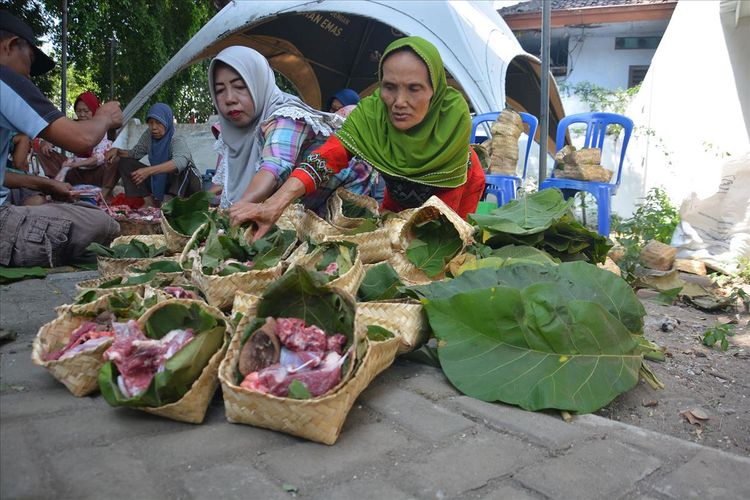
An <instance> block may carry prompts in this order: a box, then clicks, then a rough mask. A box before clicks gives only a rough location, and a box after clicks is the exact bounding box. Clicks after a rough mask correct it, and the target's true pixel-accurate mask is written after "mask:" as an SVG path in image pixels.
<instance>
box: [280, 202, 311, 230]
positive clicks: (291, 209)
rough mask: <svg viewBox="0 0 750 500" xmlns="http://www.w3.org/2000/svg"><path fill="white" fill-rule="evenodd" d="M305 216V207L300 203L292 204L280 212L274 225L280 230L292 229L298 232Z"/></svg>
mask: <svg viewBox="0 0 750 500" xmlns="http://www.w3.org/2000/svg"><path fill="white" fill-rule="evenodd" d="M304 216H305V207H304V206H302V204H301V203H293V204H291V205H289V206H288V207H286V209H285V210H284V211H283V212H282V214H281V217H279V220H277V221H276V225H277V226H279V227H280V228H281V229H293V230H295V231H298V226H299V224H300V222H301V221H302V218H303V217H304Z"/></svg>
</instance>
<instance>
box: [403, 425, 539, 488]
mask: <svg viewBox="0 0 750 500" xmlns="http://www.w3.org/2000/svg"><path fill="white" fill-rule="evenodd" d="M542 456H543V452H542V451H541V450H540V449H538V448H536V447H534V446H532V445H530V444H528V443H524V442H522V441H521V440H519V439H515V438H513V437H511V436H505V435H502V434H498V433H496V432H492V431H485V432H482V433H480V434H477V435H467V436H466V437H463V438H458V439H456V440H455V441H454V442H453V443H451V444H450V445H447V446H444V447H442V448H440V449H438V450H436V451H433V452H432V453H425V454H423V455H421V456H419V457H417V458H415V459H413V460H412V461H410V462H404V463H400V464H399V469H400V474H399V477H398V480H397V481H398V485H399V486H400V487H401V488H403V489H404V490H406V491H408V492H409V493H411V494H413V495H414V496H415V497H418V498H453V497H457V496H458V497H462V496H464V495H465V494H468V492H469V491H471V490H476V489H477V488H481V487H483V486H484V485H486V484H487V483H488V482H489V481H490V480H492V479H494V478H500V477H502V476H507V475H510V474H512V473H513V472H515V471H516V470H518V469H519V468H521V467H523V466H524V465H527V464H530V463H534V462H535V461H537V460H539V459H540V458H542Z"/></svg>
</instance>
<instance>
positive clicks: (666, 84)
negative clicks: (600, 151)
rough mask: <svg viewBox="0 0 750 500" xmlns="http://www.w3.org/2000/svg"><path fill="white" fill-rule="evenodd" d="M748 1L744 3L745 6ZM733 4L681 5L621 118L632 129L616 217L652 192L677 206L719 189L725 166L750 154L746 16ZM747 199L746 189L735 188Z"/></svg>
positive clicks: (748, 191)
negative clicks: (630, 121) (662, 194)
mask: <svg viewBox="0 0 750 500" xmlns="http://www.w3.org/2000/svg"><path fill="white" fill-rule="evenodd" d="M746 3H748V2H746ZM736 6H737V3H736V2H726V1H725V2H718V1H713V0H709V1H682V0H681V1H680V2H679V3H678V4H677V7H676V9H675V11H674V14H673V16H672V19H671V21H670V23H669V26H668V28H667V30H666V32H665V33H664V37H663V38H662V41H661V43H660V44H659V48H658V49H657V51H656V54H655V55H654V58H653V60H652V62H651V67H650V68H649V70H648V74H647V75H646V78H645V80H644V81H643V84H642V87H641V90H640V92H639V93H638V95H637V96H636V97H635V98H634V100H633V102H632V103H631V105H630V106H629V108H628V110H627V112H626V115H627V116H629V117H630V118H632V119H633V121H634V123H635V125H636V133H635V137H634V138H631V141H630V146H629V147H628V151H627V156H626V163H625V167H624V170H623V175H622V184H621V186H620V189H619V190H618V192H617V195H616V196H615V197H614V198H613V200H612V203H613V209H614V211H615V212H617V213H619V214H621V215H624V216H627V215H629V214H631V213H632V211H633V207H634V206H635V204H636V203H637V202H638V201H639V200H638V199H639V198H642V197H643V196H644V195H645V194H646V193H647V192H648V190H649V189H650V188H652V187H658V186H662V187H664V188H665V190H666V192H667V194H668V195H669V196H670V198H671V199H672V201H673V202H674V203H675V204H677V205H678V206H679V204H680V203H681V202H682V201H683V200H686V199H688V198H691V197H692V196H693V193H694V194H695V196H697V197H698V198H707V197H710V196H712V195H713V194H714V193H716V192H718V191H719V185H720V183H721V182H722V167H723V165H724V163H725V162H726V161H727V160H730V159H732V158H737V157H740V156H743V155H744V154H745V153H746V152H748V151H750V55H749V52H748V51H749V50H750V17H740V16H738V11H737V10H736V9H735V8H734V7H736ZM740 189H741V190H742V191H743V192H744V193H745V196H748V195H749V194H750V185H745V186H742V187H740Z"/></svg>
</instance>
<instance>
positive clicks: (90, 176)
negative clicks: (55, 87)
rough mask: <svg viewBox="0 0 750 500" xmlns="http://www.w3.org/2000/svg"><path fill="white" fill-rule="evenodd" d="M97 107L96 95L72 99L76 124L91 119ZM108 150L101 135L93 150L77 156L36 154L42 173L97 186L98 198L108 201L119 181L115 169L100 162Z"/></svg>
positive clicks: (53, 152) (86, 94) (114, 166)
mask: <svg viewBox="0 0 750 500" xmlns="http://www.w3.org/2000/svg"><path fill="white" fill-rule="evenodd" d="M99 106H100V104H99V98H98V97H96V94H94V93H93V92H84V93H83V94H81V95H79V96H78V97H77V98H76V100H75V103H74V104H73V109H75V112H76V116H77V117H78V121H79V122H81V121H86V120H91V119H92V118H93V117H94V115H95V114H96V110H97V109H99ZM111 147H112V141H110V140H109V139H107V135H106V134H105V135H104V137H102V139H101V141H99V144H97V145H96V147H94V148H93V149H92V150H90V151H86V153H84V154H82V155H80V156H76V157H74V158H66V157H65V156H63V155H61V154H60V153H56V152H55V151H48V152H47V154H46V155H40V156H42V159H41V164H42V167H43V168H44V173H45V174H46V175H47V176H48V177H53V178H54V179H56V180H58V181H61V182H68V183H70V184H91V185H94V186H99V187H101V188H102V196H103V197H104V199H105V200H106V201H109V200H111V198H112V189H114V187H115V184H117V180H118V179H119V178H120V174H119V172H118V171H117V166H116V165H112V164H108V163H107V162H106V161H104V155H105V153H106V152H107V151H109V149H110V148H111ZM45 149H46V148H45Z"/></svg>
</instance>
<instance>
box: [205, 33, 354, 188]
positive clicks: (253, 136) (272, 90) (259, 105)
mask: <svg viewBox="0 0 750 500" xmlns="http://www.w3.org/2000/svg"><path fill="white" fill-rule="evenodd" d="M216 61H221V62H223V63H225V64H227V65H228V66H230V67H232V68H233V69H234V70H235V71H236V72H237V73H238V74H239V75H240V77H242V79H243V80H244V81H245V85H246V86H247V88H248V90H249V91H250V95H251V96H252V97H253V103H254V104H255V117H254V119H253V121H252V122H251V123H250V125H248V126H247V127H237V126H235V125H234V124H233V123H232V122H231V121H229V120H227V119H226V118H224V117H223V116H221V113H220V114H219V122H220V123H221V135H222V137H223V139H224V143H225V144H226V145H227V150H228V153H229V154H228V158H227V174H226V180H227V183H226V185H225V186H224V189H225V191H226V193H227V198H228V199H229V202H230V203H236V202H237V201H239V200H240V198H242V195H243V194H244V193H245V190H246V189H247V186H249V185H250V181H252V179H253V177H254V176H255V172H256V171H257V169H258V167H259V166H260V160H261V152H262V151H263V143H262V141H261V126H262V125H264V124H265V123H266V122H268V121H269V120H272V119H274V118H278V117H285V118H292V119H295V120H304V121H305V122H306V123H307V124H308V125H310V126H311V127H312V129H313V131H314V132H315V133H316V134H322V135H324V136H329V135H331V134H332V133H333V132H334V131H335V130H336V129H338V128H339V127H340V126H341V124H342V123H343V121H342V120H341V118H340V117H338V116H336V115H334V114H331V113H324V112H322V111H317V110H315V109H313V108H311V107H310V106H308V105H307V104H305V103H304V102H302V101H301V100H300V99H299V98H297V97H295V96H293V95H290V94H287V93H286V92H283V91H282V90H281V89H279V87H277V86H276V78H275V76H274V73H273V70H272V69H271V66H270V65H269V64H268V61H266V58H265V57H263V56H262V55H261V54H260V53H259V52H257V51H255V50H253V49H251V48H249V47H241V46H233V47H227V48H226V49H224V50H222V51H221V52H219V54H218V55H217V56H216V57H215V58H214V59H213V61H211V64H210V66H209V67H208V88H209V91H210V92H211V98H212V99H213V103H214V106H215V107H216V109H218V108H219V106H218V104H217V102H216V94H215V92H214V67H215V66H216ZM293 161H294V160H293Z"/></svg>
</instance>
